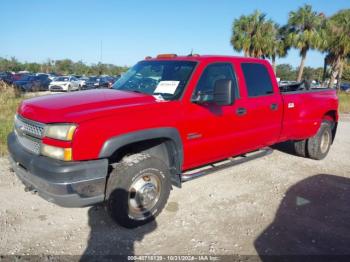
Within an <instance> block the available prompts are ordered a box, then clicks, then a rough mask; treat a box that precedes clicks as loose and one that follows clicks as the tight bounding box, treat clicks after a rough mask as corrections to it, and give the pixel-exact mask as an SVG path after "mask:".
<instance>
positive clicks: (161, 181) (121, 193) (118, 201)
mask: <svg viewBox="0 0 350 262" xmlns="http://www.w3.org/2000/svg"><path fill="white" fill-rule="evenodd" d="M170 189H171V182H170V173H169V168H168V167H167V166H166V164H165V163H164V162H163V161H161V160H160V159H158V158H155V157H152V156H150V155H148V154H143V153H140V154H134V155H130V156H127V157H125V158H124V159H123V160H122V161H121V163H119V164H117V167H116V168H115V169H114V170H113V171H112V173H111V176H110V178H109V180H108V183H107V192H106V197H107V210H108V212H109V214H110V216H111V217H112V218H113V219H114V220H115V221H116V222H117V223H118V224H119V225H121V226H123V227H126V228H135V227H138V226H141V225H144V224H146V223H148V222H150V221H152V220H154V219H155V217H156V216H157V215H158V214H159V213H160V212H161V211H162V209H163V208H164V206H165V204H166V202H167V200H168V198H169V194H170Z"/></svg>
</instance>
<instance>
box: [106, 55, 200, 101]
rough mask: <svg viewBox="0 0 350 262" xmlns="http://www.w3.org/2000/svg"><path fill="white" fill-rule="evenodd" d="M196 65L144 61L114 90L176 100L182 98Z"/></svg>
mask: <svg viewBox="0 0 350 262" xmlns="http://www.w3.org/2000/svg"><path fill="white" fill-rule="evenodd" d="M195 65H196V62H191V61H142V62H139V63H137V64H136V65H135V66H134V67H132V68H130V69H129V70H128V71H127V72H126V73H125V74H124V75H122V77H121V78H119V79H118V80H117V81H116V82H115V83H114V85H113V88H114V89H117V90H125V91H133V92H139V93H145V94H150V95H159V96H161V97H162V98H163V99H166V100H175V99H178V98H179V97H180V96H181V94H182V92H183V90H184V88H185V86H186V84H187V81H188V79H189V78H190V76H191V74H192V72H193V69H194V67H195Z"/></svg>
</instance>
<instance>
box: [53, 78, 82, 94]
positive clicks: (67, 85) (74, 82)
mask: <svg viewBox="0 0 350 262" xmlns="http://www.w3.org/2000/svg"><path fill="white" fill-rule="evenodd" d="M79 89H80V81H79V80H78V79H77V78H76V77H74V76H59V77H56V78H55V80H54V81H52V82H51V83H50V85H49V90H50V91H67V92H70V91H73V90H79Z"/></svg>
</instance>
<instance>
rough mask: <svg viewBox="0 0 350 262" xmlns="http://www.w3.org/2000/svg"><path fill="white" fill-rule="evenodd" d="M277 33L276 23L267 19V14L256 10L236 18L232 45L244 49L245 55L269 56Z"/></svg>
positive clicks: (238, 49) (236, 48) (234, 47)
mask: <svg viewBox="0 0 350 262" xmlns="http://www.w3.org/2000/svg"><path fill="white" fill-rule="evenodd" d="M276 35H277V33H276V28H275V24H274V23H273V22H272V21H271V20H266V15H265V14H263V13H260V12H259V11H255V12H254V13H253V14H251V15H248V16H245V15H243V16H241V17H240V18H239V19H235V20H234V22H233V25H232V37H231V45H232V47H233V49H234V50H236V51H238V52H241V51H243V53H244V56H252V57H267V56H268V55H269V54H270V53H271V52H270V50H269V49H270V45H271V43H273V42H274V41H275V39H276V38H275V37H276Z"/></svg>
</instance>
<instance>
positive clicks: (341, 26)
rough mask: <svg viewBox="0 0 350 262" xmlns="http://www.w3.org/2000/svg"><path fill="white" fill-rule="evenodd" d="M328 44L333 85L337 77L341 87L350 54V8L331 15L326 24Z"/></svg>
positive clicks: (331, 83) (327, 49)
mask: <svg viewBox="0 0 350 262" xmlns="http://www.w3.org/2000/svg"><path fill="white" fill-rule="evenodd" d="M326 35H327V45H326V48H325V51H327V52H328V55H327V56H329V57H332V58H333V59H332V60H331V61H330V64H331V66H332V69H331V79H330V81H329V86H330V87H331V86H332V85H333V83H334V80H335V78H336V77H337V79H338V81H337V88H339V87H340V82H341V77H342V73H343V67H344V63H345V61H346V59H347V57H349V56H350V9H346V10H342V11H339V12H338V13H336V14H335V15H333V16H332V17H330V19H329V20H328V21H327V24H326Z"/></svg>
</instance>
